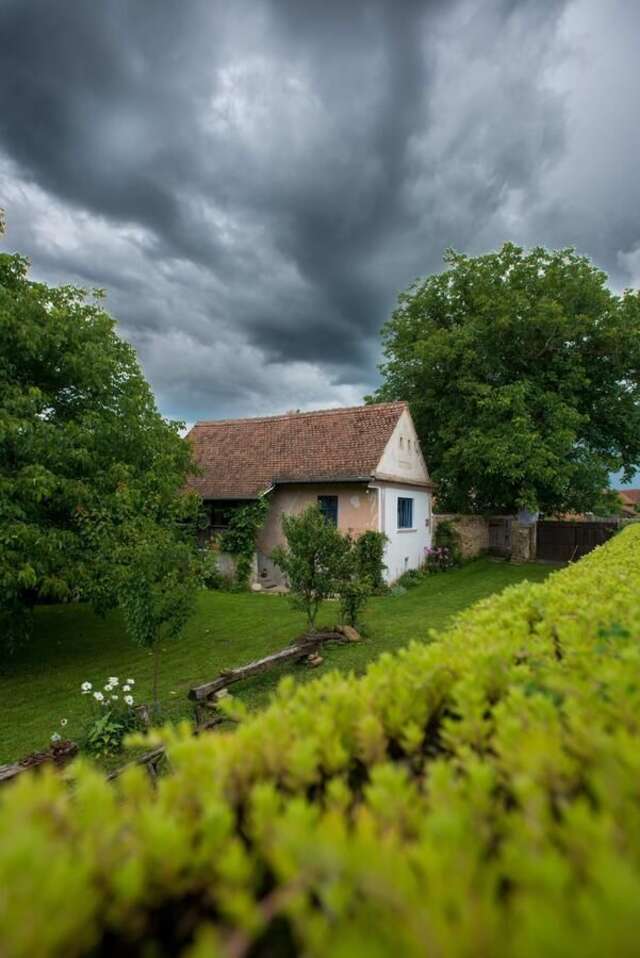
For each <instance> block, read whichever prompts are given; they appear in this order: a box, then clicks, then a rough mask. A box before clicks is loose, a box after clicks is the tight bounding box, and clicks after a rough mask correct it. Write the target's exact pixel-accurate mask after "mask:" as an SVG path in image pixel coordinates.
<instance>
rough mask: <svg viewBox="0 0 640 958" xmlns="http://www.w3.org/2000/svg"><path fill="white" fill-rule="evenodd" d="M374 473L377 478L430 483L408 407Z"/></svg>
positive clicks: (399, 420)
mask: <svg viewBox="0 0 640 958" xmlns="http://www.w3.org/2000/svg"><path fill="white" fill-rule="evenodd" d="M374 475H375V476H376V478H377V479H395V480H396V481H405V482H412V483H413V482H417V483H425V484H428V483H429V473H428V472H427V467H426V464H425V461H424V458H423V455H422V450H421V449H420V442H419V440H418V434H417V433H416V429H415V426H414V425H413V419H412V418H411V413H410V412H409V410H408V409H405V410H404V411H403V413H402V415H401V416H400V418H399V419H398V422H397V424H396V427H395V429H394V430H393V432H392V434H391V436H390V438H389V441H388V442H387V445H386V446H385V449H384V452H383V453H382V456H381V457H380V462H379V463H378V465H377V467H376V470H375V473H374Z"/></svg>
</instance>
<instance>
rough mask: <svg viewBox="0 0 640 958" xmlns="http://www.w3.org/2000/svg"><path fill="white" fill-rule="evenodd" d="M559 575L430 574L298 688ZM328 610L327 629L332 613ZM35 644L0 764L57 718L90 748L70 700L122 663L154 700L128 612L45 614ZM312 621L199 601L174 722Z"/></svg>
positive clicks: (168, 682) (539, 567)
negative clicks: (217, 678)
mask: <svg viewBox="0 0 640 958" xmlns="http://www.w3.org/2000/svg"><path fill="white" fill-rule="evenodd" d="M552 568H553V567H552V566H550V565H547V564H544V565H543V564H537V563H528V564H526V565H511V564H510V563H496V562H489V561H487V560H485V559H481V560H478V561H476V562H473V563H470V564H467V565H465V566H464V567H463V568H462V569H456V570H455V571H454V572H452V573H451V574H450V576H449V578H448V581H447V583H446V588H443V587H442V583H441V582H440V581H439V580H438V579H437V578H436V577H435V576H425V577H424V578H423V579H422V581H421V582H420V585H419V587H418V588H416V589H413V590H412V591H411V592H410V593H407V594H406V595H404V596H403V598H402V599H401V600H399V599H395V598H393V597H391V596H389V597H387V596H373V597H372V598H371V600H370V602H369V605H368V607H367V609H366V610H365V613H364V616H363V618H364V624H365V627H366V632H367V641H366V642H350V643H349V644H348V645H342V646H337V645H336V646H333V645H329V646H327V647H326V649H325V650H324V651H323V657H324V663H323V664H322V666H320V667H319V670H318V671H316V670H311V669H299V668H294V669H293V672H292V674H293V675H294V676H295V678H296V681H297V682H306V681H309V680H313V679H314V678H315V677H316V676H317V675H318V674H319V673H320V674H321V673H323V672H324V671H326V670H327V669H336V668H337V669H340V670H341V671H345V672H349V671H351V670H354V671H355V672H357V673H362V672H363V671H364V670H365V669H366V667H367V665H368V664H369V663H370V662H371V661H373V660H374V659H377V658H378V656H379V655H381V654H382V653H383V652H389V651H395V650H397V649H399V648H401V647H402V646H404V645H406V643H407V641H408V638H409V637H411V636H416V637H418V638H419V639H422V638H424V637H425V636H426V634H427V631H428V629H429V628H434V627H435V628H438V629H440V628H443V627H444V626H445V624H446V623H447V622H448V621H449V620H450V619H451V617H452V616H453V615H456V614H457V613H458V612H460V611H461V610H462V609H465V608H466V607H467V606H469V605H470V604H471V603H472V602H475V601H477V600H478V599H480V598H483V597H485V596H489V595H491V594H492V593H494V592H497V591H499V590H501V589H503V588H505V587H506V586H508V585H513V584H515V583H518V582H521V581H522V580H523V579H534V580H535V581H541V580H542V579H544V578H545V577H546V576H547V575H548V574H549V572H550V571H551V569H552ZM323 611H324V621H323V620H322V612H323ZM34 618H35V621H34V630H33V638H32V641H31V642H30V643H29V644H27V645H24V646H23V647H22V648H20V649H18V650H17V652H16V654H15V655H13V656H11V657H10V658H8V659H6V660H5V661H4V662H3V663H2V674H1V675H0V687H1V688H2V696H3V701H4V702H5V703H6V707H5V708H0V763H2V762H10V761H14V760H16V759H20V758H22V757H23V756H24V755H26V754H27V753H28V752H32V751H35V750H37V749H39V748H41V747H42V743H43V742H44V741H45V740H46V739H47V738H48V737H49V736H50V734H51V732H52V731H53V730H54V729H53V728H52V727H51V716H52V715H53V716H58V715H60V716H63V715H64V716H65V717H66V718H67V719H68V726H67V728H66V733H65V734H67V735H68V736H69V737H70V738H71V739H73V740H75V741H81V740H82V737H83V735H84V724H85V720H86V701H85V700H84V699H83V698H80V697H78V696H75V695H71V696H70V695H69V690H70V689H75V688H79V687H80V685H81V683H82V682H83V681H84V680H86V678H87V676H92V675H103V674H104V675H107V674H110V673H111V672H112V671H113V670H114V669H113V663H114V662H117V663H118V669H116V670H115V671H119V672H120V674H122V673H126V674H127V675H133V676H135V677H136V680H137V681H136V686H135V687H136V693H137V694H136V701H137V702H151V698H152V685H151V681H152V676H151V672H150V667H149V664H150V662H151V657H150V655H149V653H148V651H147V650H146V649H144V648H143V647H142V646H138V645H134V643H133V642H131V640H130V639H129V638H128V636H127V633H126V631H125V628H124V623H123V621H122V616H121V614H120V612H119V611H118V610H114V611H112V612H109V613H108V614H107V615H106V616H104V617H97V616H96V615H95V614H94V612H93V611H92V609H91V607H90V606H89V605H87V604H84V603H83V604H78V603H72V604H69V605H51V606H40V607H39V608H37V609H36V610H35V613H34ZM335 619H336V609H335V604H334V603H326V604H325V608H324V610H322V611H321V612H320V614H319V616H318V627H319V628H322V627H323V626H324V625H327V626H328V627H330V626H332V625H333V624H334V623H335ZM303 629H304V617H303V615H302V613H300V612H292V611H291V610H290V609H289V607H288V603H287V602H286V601H282V600H280V599H278V598H276V597H273V596H271V597H266V596H264V597H256V596H253V595H250V594H248V593H246V592H245V593H236V594H229V593H228V592H222V591H217V592H207V591H205V590H202V591H201V592H200V593H199V595H198V600H197V608H196V612H195V615H194V616H193V618H191V619H189V621H188V622H187V625H186V626H185V630H184V635H183V637H182V638H181V640H180V642H173V643H161V648H162V649H163V652H162V668H161V671H160V675H159V680H158V681H159V694H160V701H161V705H162V715H163V717H165V718H166V719H167V720H168V719H171V720H176V721H177V720H180V719H182V718H190V717H191V715H192V712H193V706H192V705H191V703H190V702H189V701H188V700H187V690H188V689H189V688H190V687H191V686H192V685H198V684H199V683H201V682H206V681H207V680H209V679H211V678H212V676H214V675H216V674H217V673H219V672H220V671H221V670H222V669H225V668H232V667H234V666H237V665H242V664H243V663H245V662H251V661H253V660H254V659H260V658H262V657H263V656H265V655H269V654H271V653H272V652H276V651H277V650H278V649H281V648H283V647H284V646H285V645H287V644H288V643H289V642H290V641H291V636H292V634H297V633H298V632H302V631H303ZM280 677H281V675H280V674H279V673H278V672H277V671H275V672H266V673H264V674H263V675H262V676H256V677H255V678H254V679H253V680H252V681H251V682H247V683H246V684H243V685H242V686H238V689H239V691H238V698H239V699H241V700H242V701H243V702H244V703H246V704H247V705H248V706H249V707H250V708H251V710H252V711H255V710H256V709H259V708H263V707H264V706H265V705H266V704H267V701H268V698H269V695H270V693H271V692H272V691H273V690H274V689H275V687H276V685H277V683H278V681H279V678H280Z"/></svg>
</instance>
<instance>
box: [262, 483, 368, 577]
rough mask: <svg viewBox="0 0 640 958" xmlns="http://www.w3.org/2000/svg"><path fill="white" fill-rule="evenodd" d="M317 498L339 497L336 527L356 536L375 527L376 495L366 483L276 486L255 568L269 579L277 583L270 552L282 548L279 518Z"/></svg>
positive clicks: (295, 512)
mask: <svg viewBox="0 0 640 958" xmlns="http://www.w3.org/2000/svg"><path fill="white" fill-rule="evenodd" d="M318 496H337V497H338V528H339V529H340V531H341V532H349V533H351V535H353V536H358V535H360V534H361V533H362V532H366V530H367V529H377V528H378V502H377V495H376V492H375V491H373V490H371V489H369V488H368V484H367V483H357V482H345V483H300V484H294V483H291V484H290V485H286V486H276V488H275V489H274V490H273V492H272V493H270V495H269V499H270V502H271V508H270V509H269V513H268V515H267V521H266V522H265V524H264V526H263V528H262V530H261V532H260V535H259V537H258V567H259V571H263V570H264V571H266V572H267V574H268V575H269V577H270V578H272V579H275V580H276V581H280V575H279V572H278V570H277V569H276V568H275V567H274V566H273V564H272V563H271V562H270V561H269V558H268V557H269V555H270V553H271V550H272V549H273V548H274V547H275V546H277V545H284V544H285V539H284V535H283V534H282V516H283V515H284V514H285V513H286V514H294V515H299V514H300V513H301V512H304V510H305V509H307V508H308V507H309V506H310V505H315V504H316V503H317V502H318Z"/></svg>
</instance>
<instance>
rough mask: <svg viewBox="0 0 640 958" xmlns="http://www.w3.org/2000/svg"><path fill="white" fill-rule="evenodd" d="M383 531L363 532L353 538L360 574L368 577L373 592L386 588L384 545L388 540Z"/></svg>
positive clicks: (364, 577)
mask: <svg viewBox="0 0 640 958" xmlns="http://www.w3.org/2000/svg"><path fill="white" fill-rule="evenodd" d="M388 541H389V540H388V538H387V536H386V535H385V534H384V532H373V531H372V530H369V531H367V532H363V533H362V535H360V536H358V538H357V539H356V540H355V550H356V556H357V562H358V569H359V573H360V576H361V577H362V578H363V579H368V581H369V582H370V583H371V589H372V591H373V592H383V591H385V589H386V585H385V581H384V570H385V568H386V566H385V564H384V547H385V545H386V543H387V542H388Z"/></svg>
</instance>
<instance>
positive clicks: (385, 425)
mask: <svg viewBox="0 0 640 958" xmlns="http://www.w3.org/2000/svg"><path fill="white" fill-rule="evenodd" d="M406 408H407V404H406V403H404V402H390V403H377V404H375V405H371V406H352V407H350V408H341V409H322V410H318V411H316V412H290V413H286V414H285V415H281V416H264V417H260V418H257V419H222V420H217V421H211V422H208V421H204V422H197V423H196V424H195V426H194V427H193V429H192V430H191V431H190V433H189V434H188V437H187V438H188V440H189V442H191V444H192V446H193V452H194V458H195V461H196V463H197V465H198V467H199V470H200V473H201V475H199V476H196V477H194V478H192V479H191V480H190V481H189V488H191V489H193V490H194V491H196V492H198V493H199V494H200V495H201V496H202V498H203V499H254V498H257V497H258V496H259V495H260V494H261V493H263V492H265V491H266V490H267V489H269V488H270V487H271V486H273V485H276V484H277V483H283V482H312V481H313V482H326V481H330V482H339V481H343V482H344V481H349V480H354V479H362V480H366V479H369V478H370V477H371V475H372V473H373V472H374V470H375V468H376V466H377V465H378V463H379V461H380V458H381V456H382V453H383V452H384V449H385V446H386V445H387V442H388V441H389V438H390V437H391V434H392V432H393V430H394V428H395V426H396V424H397V422H398V419H399V418H400V416H401V415H402V413H403V411H404V410H405V409H406Z"/></svg>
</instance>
